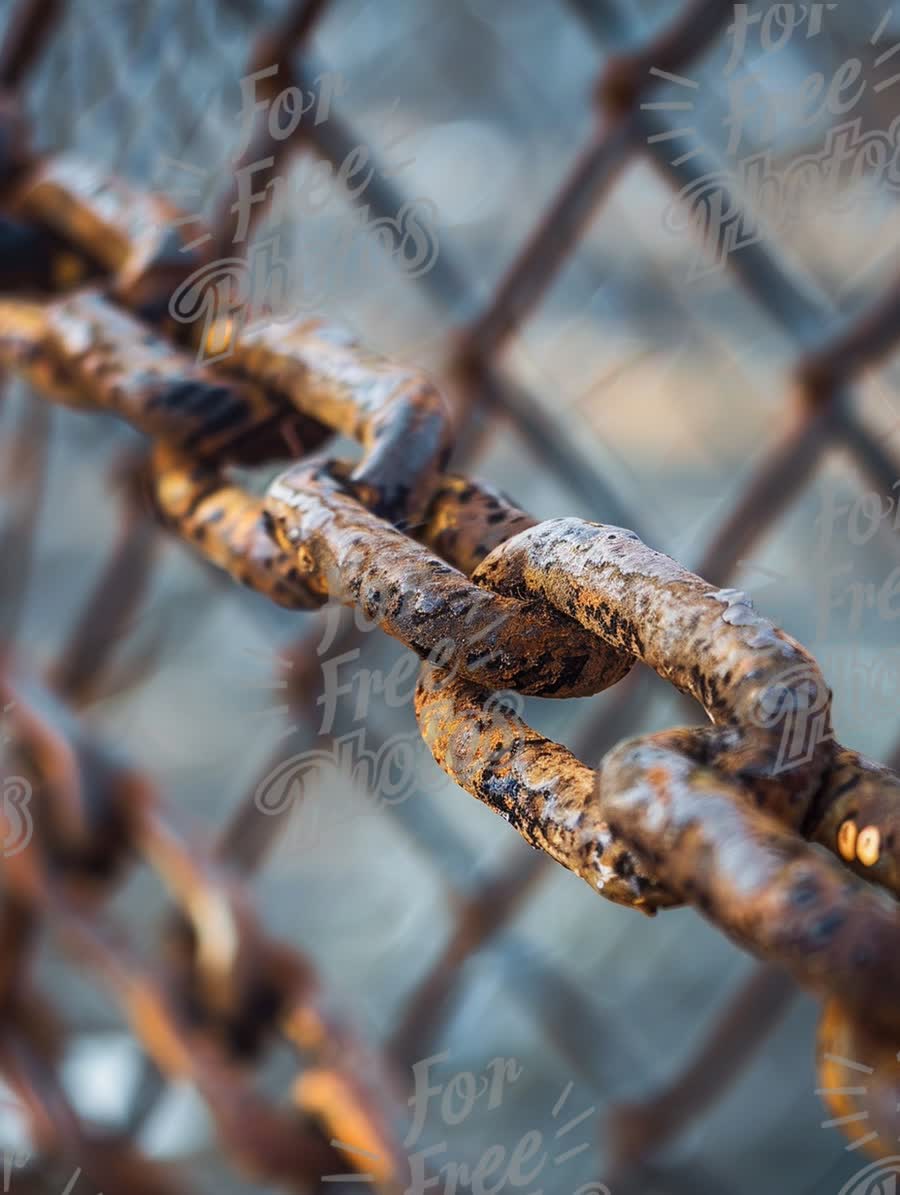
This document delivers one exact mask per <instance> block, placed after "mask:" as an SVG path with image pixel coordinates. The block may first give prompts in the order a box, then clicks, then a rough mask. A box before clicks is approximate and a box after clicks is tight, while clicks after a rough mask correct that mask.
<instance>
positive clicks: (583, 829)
mask: <svg viewBox="0 0 900 1195" xmlns="http://www.w3.org/2000/svg"><path fill="white" fill-rule="evenodd" d="M416 716H417V718H418V720H419V728H420V729H421V731H422V737H423V738H424V739H425V742H426V743H427V744H428V746H429V748H430V750H431V753H432V755H433V756H434V758H435V760H436V761H437V763H438V764H439V765H440V766H441V767H442V768H443V769H444V771H445V772H447V774H448V775H449V776H451V777H452V778H453V779H454V780H455V781H456V783H457V784H458V785H459V786H460V787H461V788H464V789H465V790H466V791H467V792H470V793H472V795H473V796H475V797H477V798H478V799H479V801H483V802H484V804H485V805H487V806H488V807H489V808H490V809H493V810H494V812H495V813H499V814H500V816H501V817H502V818H505V819H506V821H508V822H509V824H510V825H511V826H513V827H514V829H516V830H518V832H519V833H520V834H521V835H522V837H523V838H524V839H525V841H526V842H528V843H530V844H531V845H532V846H534V847H538V848H539V849H540V850H543V851H546V852H547V854H549V855H550V856H552V858H554V859H555V860H556V861H557V862H558V863H562V865H563V866H564V867H568V868H569V870H570V871H574V872H575V874H576V875H578V876H580V877H581V878H582V879H583V880H585V881H586V882H587V883H588V884H590V886H591V887H592V888H594V889H595V890H596V891H598V892H600V893H601V894H602V895H603V896H605V897H606V898H607V900H611V901H614V902H615V903H616V904H623V905H628V906H630V907H631V908H636V909H640V910H641V912H646V913H653V912H655V911H656V909H658V908H665V907H666V906H668V905H674V904H677V903H679V902H678V900H677V899H676V898H674V897H673V896H672V895H671V894H670V893H669V892H668V891H667V890H666V889H665V888H664V887H662V885H660V884H658V883H657V882H656V880H655V879H653V875H652V872H651V871H649V870H648V869H647V868H646V867H644V865H643V864H642V863H640V862H638V860H637V858H636V856H635V855H634V853H633V851H632V850H631V849H630V848H629V846H628V845H627V843H626V840H625V839H623V838H621V837H620V836H619V835H617V834H616V833H615V832H614V831H613V830H612V829H611V828H610V826H609V824H608V822H607V821H606V819H605V817H604V816H603V813H602V810H601V807H600V804H599V802H598V801H596V800H595V798H594V782H595V776H594V772H593V770H592V769H591V768H589V767H587V765H586V764H583V763H581V761H580V760H578V759H576V758H575V756H574V755H572V753H571V752H570V751H567V750H566V748H565V747H563V746H561V745H560V744H559V743H554V742H552V741H551V740H550V739H547V738H545V737H544V736H543V735H541V734H538V732H537V731H536V730H534V729H532V727H530V726H528V725H527V724H526V723H525V722H524V721H523V720H522V719H521V718H520V717H518V716H517V715H516V714H515V712H514V711H513V710H511V709H506V708H504V706H503V704H502V702H497V701H496V700H495V698H494V696H493V695H491V694H490V693H487V692H485V690H484V689H481V688H479V687H478V686H477V685H473V684H470V683H468V682H467V681H464V680H460V679H459V678H455V677H450V676H448V675H447V674H445V673H441V672H440V671H438V670H436V669H431V668H427V667H426V668H425V669H424V670H423V675H422V678H421V679H420V681H419V685H418V688H417V690H416Z"/></svg>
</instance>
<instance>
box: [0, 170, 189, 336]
mask: <svg viewBox="0 0 900 1195" xmlns="http://www.w3.org/2000/svg"><path fill="white" fill-rule="evenodd" d="M10 206H11V210H12V212H13V213H14V214H16V215H19V216H21V217H22V218H24V219H28V220H31V221H33V222H34V223H36V224H37V225H38V226H43V227H45V228H49V229H51V230H52V231H53V232H55V233H57V234H58V235H59V236H61V237H63V238H65V240H66V241H68V242H69V243H70V244H71V245H72V246H73V247H74V248H76V249H78V250H79V251H81V252H82V253H84V254H86V255H87V256H88V257H89V258H91V259H92V260H94V261H97V262H100V263H101V264H102V265H103V266H104V267H105V268H106V269H107V270H108V271H109V272H110V273H111V274H112V276H113V291H114V293H115V294H116V295H117V297H118V298H119V299H120V301H121V302H123V303H125V304H126V305H127V306H130V307H134V308H137V309H144V310H145V311H146V312H147V313H148V314H149V313H152V314H162V312H164V311H165V309H166V306H167V305H168V300H169V295H170V294H171V293H172V291H173V289H174V288H175V287H176V286H177V285H178V284H179V283H180V282H182V281H183V280H184V279H185V278H187V277H188V275H189V274H191V272H192V271H193V270H195V269H196V268H197V266H198V265H199V264H200V261H201V259H200V258H199V257H198V256H197V254H196V253H195V252H194V251H192V250H188V249H187V248H186V239H185V237H183V236H182V235H180V233H179V228H178V216H179V213H178V210H177V209H176V208H175V207H174V206H173V205H172V204H170V203H169V202H168V200H166V199H164V198H163V197H161V196H157V195H148V194H147V193H146V192H144V191H141V190H139V189H137V188H135V187H133V186H132V185H131V184H130V183H128V182H126V181H125V180H124V179H118V178H110V177H109V176H108V175H106V174H104V173H102V172H100V171H98V170H97V169H96V168H95V167H94V166H93V165H92V164H91V163H90V162H86V161H84V160H83V159H81V158H77V157H74V156H73V155H70V154H59V155H56V156H54V157H51V158H47V159H45V160H44V161H42V162H41V163H40V164H39V165H37V166H36V167H35V168H34V169H33V171H32V172H31V173H30V174H29V175H28V177H27V178H26V179H25V180H24V181H23V182H22V184H21V186H20V188H19V190H18V192H17V193H16V194H15V195H14V196H13V198H12V202H11V205H10ZM160 305H162V307H161V310H160Z"/></svg>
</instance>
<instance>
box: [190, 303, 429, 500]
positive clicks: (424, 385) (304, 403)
mask: <svg viewBox="0 0 900 1195" xmlns="http://www.w3.org/2000/svg"><path fill="white" fill-rule="evenodd" d="M212 335H213V338H214V342H215V343H216V344H219V343H224V342H225V340H226V334H224V333H220V332H217V330H216V329H213V333H212ZM229 350H230V351H229V357H230V359H231V360H232V361H233V362H234V364H235V365H236V366H237V367H238V368H239V369H241V370H243V371H244V372H246V373H247V375H248V376H249V377H252V378H253V379H254V380H255V381H257V382H259V383H260V384H262V385H265V386H268V387H270V388H271V389H273V390H275V391H277V392H279V393H281V394H285V395H287V396H288V397H289V398H290V399H291V401H292V402H293V403H294V404H295V405H296V406H297V408H298V409H299V410H301V411H305V412H306V413H307V414H309V415H314V416H315V418H316V419H318V420H320V421H321V422H322V423H324V424H326V425H327V426H328V427H330V428H331V429H332V430H333V431H335V432H341V433H342V434H343V435H346V436H349V437H351V438H352V439H354V440H357V441H358V442H359V443H360V444H362V446H363V448H364V449H365V456H364V457H363V459H362V461H361V462H360V464H359V465H358V466H357V468H356V469H355V470H354V471H353V473H352V474H351V480H352V481H353V482H354V483H355V484H356V485H357V487H360V489H359V493H360V495H361V497H363V498H364V499H365V501H366V505H367V506H369V507H370V508H371V509H372V510H374V511H375V513H376V514H380V515H382V516H383V517H384V518H386V519H389V520H390V521H391V522H393V523H399V522H401V521H403V520H407V519H408V520H415V519H418V518H419V517H420V515H421V514H422V512H423V510H424V508H425V506H426V504H427V502H428V499H429V498H430V497H431V490H432V488H433V485H434V479H435V477H436V475H437V473H438V472H439V471H440V470H442V469H443V468H444V466H445V465H446V463H447V459H448V457H449V455H450V423H449V411H448V409H447V406H446V404H445V402H444V399H443V397H442V395H441V394H440V393H439V392H438V390H437V388H436V387H435V386H434V385H433V384H432V382H431V381H430V380H429V379H428V378H427V377H426V376H425V375H424V374H423V373H421V372H420V371H418V370H412V369H407V368H404V367H402V366H398V365H396V364H394V363H393V362H391V361H388V360H386V359H385V358H383V357H378V356H376V355H375V354H374V353H370V352H368V351H367V350H365V349H363V348H362V346H361V345H360V344H359V343H358V342H357V341H356V340H355V339H354V338H353V337H352V336H350V335H349V334H348V333H347V332H346V331H344V330H343V329H341V328H336V327H334V326H332V325H329V324H326V323H325V322H324V321H322V320H316V319H308V320H302V321H300V322H296V323H290V324H282V323H269V324H266V325H264V326H263V327H260V328H257V329H254V330H253V331H246V332H242V333H238V334H237V335H234V336H233V337H232V338H231V343H230V345H229Z"/></svg>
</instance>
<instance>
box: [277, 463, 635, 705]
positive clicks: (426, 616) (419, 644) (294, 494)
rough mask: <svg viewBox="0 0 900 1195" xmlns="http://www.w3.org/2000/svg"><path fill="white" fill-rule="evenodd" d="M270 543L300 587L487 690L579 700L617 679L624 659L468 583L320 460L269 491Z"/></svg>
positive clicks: (558, 622)
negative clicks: (286, 556) (350, 607)
mask: <svg viewBox="0 0 900 1195" xmlns="http://www.w3.org/2000/svg"><path fill="white" fill-rule="evenodd" d="M266 509H267V510H268V512H269V514H270V515H271V517H272V522H273V526H274V529H275V533H276V536H277V538H278V541H279V543H280V544H281V546H282V547H283V548H284V550H285V551H286V552H290V551H293V553H294V555H295V559H296V560H297V562H298V563H299V565H300V567H301V570H302V571H303V572H304V573H305V574H306V575H307V576H308V578H309V584H310V585H311V586H312V587H313V588H316V589H318V591H319V592H320V593H321V595H322V599H323V601H324V599H325V598H326V597H328V596H330V597H332V598H335V599H337V600H340V601H343V602H346V603H350V604H355V605H357V606H359V608H360V609H361V610H363V612H364V613H365V614H366V616H367V617H368V618H370V619H372V620H373V621H376V622H377V623H378V624H379V625H380V626H381V628H382V629H383V630H384V631H386V632H387V633H388V634H389V635H392V636H394V638H397V639H400V640H401V642H403V643H405V644H406V645H407V646H408V647H411V648H412V649H413V651H415V652H416V653H417V654H418V655H420V656H421V657H422V658H423V659H428V660H430V662H431V663H432V664H437V665H440V666H441V667H443V668H447V669H448V670H450V671H451V672H453V673H455V674H457V675H459V676H462V677H464V678H466V679H467V680H471V681H474V682H475V683H476V684H480V685H482V686H484V687H485V688H487V689H514V690H516V691H518V692H520V693H531V694H536V695H540V696H545V697H549V696H556V697H579V696H583V695H585V694H589V693H597V692H599V691H600V690H602V689H605V688H607V687H608V686H609V685H610V684H613V683H614V682H615V681H617V680H619V679H620V678H621V677H622V676H624V675H625V673H626V672H627V671H628V670H629V668H630V667H631V659H630V658H629V657H628V656H625V655H623V654H622V653H619V652H614V651H611V650H605V649H604V648H603V645H602V644H598V643H597V642H596V640H594V639H593V638H592V637H591V636H590V635H587V634H585V633H584V631H583V630H582V628H581V627H579V626H578V625H577V624H576V623H573V622H572V621H571V620H570V619H567V618H565V617H564V616H559V615H557V614H556V613H555V612H553V611H549V610H547V608H546V607H545V606H544V604H543V603H541V602H534V601H529V602H520V601H518V600H516V599H510V598H504V597H500V596H497V595H496V594H493V593H490V592H488V591H486V590H484V589H479V588H478V587H476V586H474V585H472V584H471V583H470V582H469V581H468V580H467V579H466V577H465V576H464V575H463V574H462V573H460V572H459V571H458V570H457V569H455V568H453V567H452V566H451V565H449V564H446V563H445V562H444V561H442V560H439V559H438V558H437V557H436V556H434V555H432V553H431V552H429V551H428V550H427V549H426V548H423V547H422V546H421V545H420V544H418V543H416V541H415V540H412V539H410V538H409V537H408V536H407V535H405V534H404V533H403V532H401V531H399V530H397V529H396V528H395V527H392V526H391V525H390V524H389V523H388V522H386V521H385V520H383V519H381V518H379V517H378V516H377V515H375V514H373V513H371V512H370V511H368V510H367V509H366V508H365V507H363V506H362V505H361V503H360V502H359V501H357V499H356V498H354V497H351V496H350V495H349V494H347V493H346V492H344V490H343V489H342V488H341V486H340V484H339V483H338V482H337V481H336V480H335V479H334V475H333V471H329V468H328V466H327V465H324V464H317V465H312V466H299V467H295V468H294V469H292V470H290V471H289V472H288V473H285V474H284V475H282V476H281V477H280V478H278V479H277V480H276V481H275V482H274V483H273V484H272V485H271V486H270V488H269V492H268V496H267V500H266Z"/></svg>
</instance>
